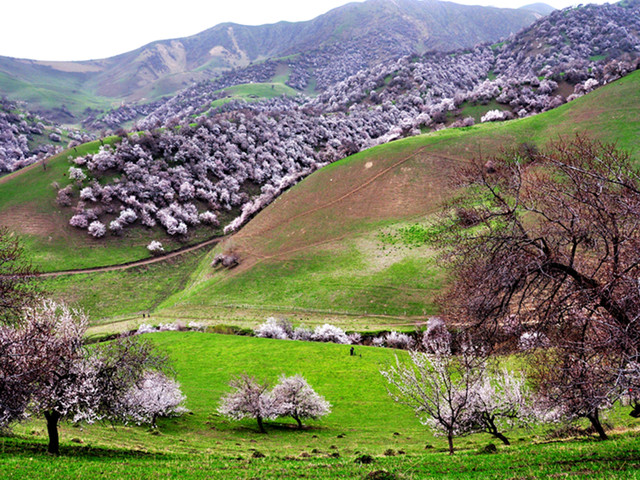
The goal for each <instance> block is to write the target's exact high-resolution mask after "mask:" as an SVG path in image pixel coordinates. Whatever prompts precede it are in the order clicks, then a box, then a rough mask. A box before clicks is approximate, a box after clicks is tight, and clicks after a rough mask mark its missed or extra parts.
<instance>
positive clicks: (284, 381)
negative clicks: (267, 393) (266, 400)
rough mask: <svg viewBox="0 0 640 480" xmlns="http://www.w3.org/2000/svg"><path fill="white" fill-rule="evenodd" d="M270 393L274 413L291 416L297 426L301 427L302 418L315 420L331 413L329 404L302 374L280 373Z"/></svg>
mask: <svg viewBox="0 0 640 480" xmlns="http://www.w3.org/2000/svg"><path fill="white" fill-rule="evenodd" d="M271 395H272V396H273V402H274V409H275V411H276V414H277V415H279V416H284V417H291V418H293V419H294V420H295V421H296V422H297V423H298V428H302V420H304V419H313V420H316V419H318V418H320V417H323V416H325V415H328V414H329V413H331V404H330V403H329V402H327V401H326V400H325V399H324V397H322V396H321V395H318V393H316V391H315V390H314V389H313V388H312V387H311V385H309V384H308V383H307V381H306V380H305V378H304V377H303V376H302V375H293V376H291V377H287V376H285V375H282V376H281V377H280V380H279V382H278V384H277V385H276V386H275V387H273V390H272V392H271Z"/></svg>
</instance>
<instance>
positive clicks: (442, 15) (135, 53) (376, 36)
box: [0, 0, 537, 117]
mask: <svg viewBox="0 0 640 480" xmlns="http://www.w3.org/2000/svg"><path fill="white" fill-rule="evenodd" d="M536 15H537V14H534V13H532V12H528V11H524V10H519V9H497V8H493V7H475V6H466V5H458V4H454V3H449V2H440V1H437V0H397V1H391V0H368V1H366V2H363V3H350V4H347V5H344V6H342V7H338V8H336V9H333V10H330V11H329V12H327V13H325V14H323V15H320V16H319V17H316V18H314V19H312V20H308V21H305V22H278V23H274V24H266V25H259V26H246V25H240V24H234V23H222V24H219V25H216V26H214V27H212V28H210V29H207V30H204V31H202V32H200V33H197V34H195V35H192V36H188V37H183V38H175V39H167V40H158V41H155V42H151V43H149V44H147V45H144V46H142V47H140V48H138V49H135V50H132V51H129V52H124V53H122V54H119V55H116V56H114V57H109V58H106V59H96V60H87V61H80V62H50V61H39V60H29V59H14V58H11V57H0V92H2V93H3V94H6V95H8V96H9V97H12V98H17V99H25V100H31V101H34V98H24V95H25V92H27V93H29V90H30V88H34V86H36V85H37V87H38V88H39V89H40V90H43V91H46V92H47V93H48V94H49V95H50V96H53V97H60V98H59V101H58V102H57V107H60V106H61V105H62V104H64V105H65V106H66V108H67V109H68V110H70V112H69V113H71V114H72V116H76V117H77V115H78V113H79V111H81V110H82V108H81V107H82V106H83V105H78V106H75V105H68V104H69V103H70V102H69V101H68V100H67V98H66V97H69V98H70V99H73V92H74V91H76V92H78V93H80V94H84V95H86V96H88V97H91V98H89V100H92V102H88V103H89V105H87V106H90V107H91V108H98V109H99V108H103V107H104V106H105V104H108V103H110V102H111V103H112V104H113V103H114V102H118V101H122V100H126V101H133V100H141V99H150V98H158V97H159V96H162V95H163V94H170V93H173V92H175V91H176V90H178V89H179V88H182V87H184V86H185V85H187V84H189V83H190V82H193V81H197V80H202V79H207V78H213V77H215V76H216V75H219V74H220V73H221V72H223V71H226V70H230V69H233V68H238V67H244V66H247V65H250V64H251V63H253V62H260V61H263V60H265V59H267V58H274V57H287V56H291V55H297V54H301V53H305V52H308V51H310V50H317V49H322V48H326V47H329V46H331V47H336V48H337V50H338V53H337V54H338V55H354V53H356V52H357V54H358V55H361V56H362V58H361V59H359V62H360V64H358V65H355V66H354V70H355V71H357V69H358V68H360V67H361V66H363V65H369V66H371V65H372V64H374V63H376V62H377V61H380V60H381V59H385V58H392V57H396V56H399V55H402V54H407V53H412V51H414V50H415V51H421V50H422V51H424V50H428V49H436V50H438V49H440V50H450V49H454V48H459V47H470V46H473V45H474V44H476V43H479V42H486V41H494V40H498V39H499V38H500V37H502V36H506V35H508V34H510V33H513V32H515V31H517V30H519V29H521V28H523V27H525V26H527V25H529V24H531V23H532V22H533V21H535V20H536V18H537V16H536ZM355 71H353V72H348V73H355ZM61 84H62V87H61V86H60V85H61ZM60 88H63V90H64V95H61V94H60V92H58V90H59V89H60ZM76 96H77V95H76ZM93 97H95V99H94V98H93ZM35 100H36V103H38V102H40V103H42V102H41V101H40V100H38V99H35ZM50 102H51V100H50ZM45 107H46V105H45ZM44 110H46V108H44Z"/></svg>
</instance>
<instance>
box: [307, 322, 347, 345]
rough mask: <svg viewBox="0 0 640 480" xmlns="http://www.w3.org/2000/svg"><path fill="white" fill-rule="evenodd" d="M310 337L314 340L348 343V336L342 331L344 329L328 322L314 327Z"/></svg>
mask: <svg viewBox="0 0 640 480" xmlns="http://www.w3.org/2000/svg"><path fill="white" fill-rule="evenodd" d="M312 339H313V340H314V341H316V342H332V343H341V344H349V343H350V341H349V337H347V334H346V333H344V330H342V329H341V328H339V327H336V326H334V325H330V324H328V323H325V324H324V325H322V326H319V327H316V329H315V330H314V331H313V337H312Z"/></svg>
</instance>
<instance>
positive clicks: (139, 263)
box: [36, 236, 227, 277]
mask: <svg viewBox="0 0 640 480" xmlns="http://www.w3.org/2000/svg"><path fill="white" fill-rule="evenodd" d="M226 238H227V236H223V237H215V238H210V239H209V240H205V241H204V242H200V243H197V244H195V245H191V246H189V247H184V248H180V249H178V250H174V251H172V252H169V253H167V254H166V255H162V256H159V257H151V258H145V259H143V260H135V261H133V262H127V263H120V264H118V265H107V266H105V267H91V268H78V269H75V270H60V271H57V272H43V273H37V274H36V276H37V277H58V276H60V275H80V274H83V273H95V272H113V271H116V270H126V269H128V268H134V267H141V266H144V265H152V264H154V263H160V262H164V261H165V260H169V259H170V258H175V257H178V256H180V255H183V254H185V253H189V252H194V251H196V250H199V249H201V248H204V247H207V246H209V245H216V244H218V243H220V242H221V241H223V240H225V239H226Z"/></svg>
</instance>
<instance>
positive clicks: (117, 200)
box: [58, 5, 640, 237]
mask: <svg viewBox="0 0 640 480" xmlns="http://www.w3.org/2000/svg"><path fill="white" fill-rule="evenodd" d="M587 20H588V21H587ZM639 32H640V7H638V6H630V7H621V6H619V5H604V6H593V5H592V6H586V7H581V8H576V9H566V10H562V11H557V12H554V13H552V14H551V15H550V16H548V17H545V18H543V19H541V20H539V21H538V22H536V23H535V24H534V25H532V26H531V27H529V28H528V29H525V30H523V31H522V32H520V33H519V34H517V35H514V36H511V37H509V38H508V39H506V40H505V41H504V42H503V43H501V44H495V45H485V46H478V47H475V48H473V49H471V50H462V51H455V52H451V53H446V54H445V53H427V54H424V55H422V56H416V55H410V56H405V57H402V58H400V59H398V60H397V61H394V62H386V63H383V64H381V65H379V66H377V67H375V68H371V69H367V70H362V71H360V72H358V73H357V74H356V75H353V76H351V77H349V78H347V79H346V80H344V81H341V82H338V83H337V84H335V85H333V86H332V87H330V88H327V89H326V91H325V92H323V93H322V94H320V95H319V96H318V97H316V98H314V99H307V98H305V97H303V96H299V97H297V98H293V99H291V98H284V97H283V98H274V99H271V100H267V101H262V102H256V103H251V104H247V103H244V102H238V101H232V102H230V103H227V104H226V105H224V107H221V108H220V109H218V110H213V109H211V108H210V105H211V102H213V101H215V100H216V99H217V98H220V95H221V93H220V92H221V87H223V86H224V85H225V80H222V81H220V82H218V83H210V82H207V83H201V84H197V85H195V86H193V87H191V88H189V89H187V90H185V91H184V92H182V93H180V94H179V95H177V96H176V97H174V98H172V99H171V100H169V101H167V102H164V103H162V104H161V105H160V106H158V108H156V109H155V110H154V111H153V112H151V113H150V114H149V115H148V116H147V117H145V118H144V119H142V120H140V121H138V122H137V124H136V126H135V129H134V130H136V131H138V132H142V133H135V134H133V135H132V136H130V137H128V138H124V139H123V141H122V142H121V143H119V144H118V145H116V146H115V148H113V149H112V148H111V147H108V146H105V147H104V148H103V149H102V150H101V151H100V153H98V154H96V155H89V156H86V157H80V158H76V159H74V161H73V163H74V165H72V166H71V167H70V170H69V176H70V177H69V178H71V179H73V180H75V183H74V184H72V185H67V186H66V187H64V188H63V189H61V190H60V191H59V193H58V198H59V199H60V202H61V205H65V206H66V205H71V206H73V208H74V212H75V214H74V215H73V216H72V217H71V220H70V223H71V225H73V226H75V227H78V228H81V229H88V232H89V233H90V234H91V235H93V236H95V237H101V236H103V235H105V234H106V233H107V231H109V230H110V231H111V232H112V233H114V234H119V233H121V232H122V229H124V228H126V227H128V226H130V225H135V224H137V223H141V224H142V225H145V226H147V227H152V226H154V225H156V224H160V225H162V227H163V228H164V229H165V230H166V232H167V233H168V234H169V235H177V236H184V235H186V234H187V233H188V231H189V229H190V228H192V227H195V226H196V225H198V224H199V223H212V224H217V222H218V220H217V219H218V217H219V215H220V213H221V212H231V211H237V212H239V214H238V215H237V218H236V220H234V221H233V222H232V223H231V224H230V225H229V226H228V230H234V229H236V228H237V227H239V226H240V225H242V224H243V223H244V222H245V221H246V220H247V219H248V218H250V217H251V216H252V215H254V214H255V213H256V212H257V211H259V210H260V209H262V208H263V207H264V206H266V205H267V204H268V203H270V202H271V201H272V200H273V199H274V198H275V197H276V196H277V195H278V194H279V193H280V192H282V191H283V190H284V189H286V188H288V187H289V186H291V185H292V184H294V183H296V182H297V181H298V180H299V179H301V178H303V177H304V176H306V175H308V174H309V173H311V172H313V171H314V170H316V169H318V168H319V167H321V166H323V165H326V164H328V163H332V162H334V161H335V160H338V159H341V158H343V157H345V156H348V155H351V154H353V153H356V152H358V151H361V150H363V149H365V148H369V147H372V146H374V145H378V144H382V143H386V142H389V141H392V140H395V139H398V138H402V137H407V136H412V135H416V134H420V133H421V132H423V131H425V130H431V129H433V130H439V129H442V128H445V127H448V126H463V127H464V126H470V125H473V124H474V123H476V122H491V121H499V120H507V119H512V118H518V117H526V116H529V115H533V114H536V113H539V112H543V111H547V110H550V109H553V108H556V107H558V106H559V105H562V104H563V103H566V102H567V101H571V100H573V99H575V98H578V97H580V96H582V95H584V94H585V93H588V92H589V91H591V90H593V89H594V88H597V87H598V86H599V85H604V84H607V83H610V82H611V81H613V80H615V79H617V78H620V77H621V76H624V75H626V74H628V73H629V72H631V71H634V70H635V69H636V68H637V66H638V58H639V51H638V49H639V48H640V36H639ZM265 69H266V70H265ZM275 69H276V65H275V64H270V63H267V64H265V65H264V66H263V67H261V68H257V67H256V68H254V69H252V70H249V71H245V72H243V73H241V74H236V75H232V76H229V77H228V78H227V79H226V81H227V82H228V83H227V84H231V83H232V82H237V81H246V80H247V79H248V78H250V77H252V76H256V75H257V76H258V77H259V76H260V75H264V77H259V78H258V79H264V78H268V77H269V76H270V75H272V74H273V72H274V71H275ZM243 75H247V76H243ZM471 110H474V111H475V112H476V116H477V117H479V118H474V116H473V115H470V114H468V113H467V112H470V111H471ZM477 112H480V113H477ZM105 175H107V176H108V177H109V178H110V181H108V182H106V183H105V182H103V181H100V180H101V179H102V178H104V176H105Z"/></svg>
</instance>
